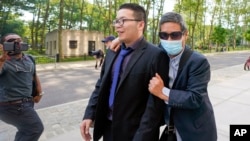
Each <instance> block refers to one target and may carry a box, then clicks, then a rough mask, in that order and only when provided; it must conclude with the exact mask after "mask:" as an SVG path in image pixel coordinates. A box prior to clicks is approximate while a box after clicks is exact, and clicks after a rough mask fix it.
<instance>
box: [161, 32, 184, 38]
mask: <svg viewBox="0 0 250 141" xmlns="http://www.w3.org/2000/svg"><path fill="white" fill-rule="evenodd" d="M182 35H183V33H182V32H181V31H175V32H171V33H166V32H159V37H160V38H161V39H164V40H168V38H169V36H170V37H171V39H172V40H180V39H181V37H182Z"/></svg>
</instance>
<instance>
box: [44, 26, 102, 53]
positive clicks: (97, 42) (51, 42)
mask: <svg viewBox="0 0 250 141" xmlns="http://www.w3.org/2000/svg"><path fill="white" fill-rule="evenodd" d="M102 39H104V35H103V33H101V32H98V31H83V30H62V49H63V56H64V57H72V56H84V55H89V53H90V52H91V51H94V50H98V49H102V50H104V44H103V43H102V42H101V40H102ZM45 43H46V45H45V46H46V54H47V55H49V56H55V55H56V54H58V53H59V44H58V30H54V31H52V32H49V33H47V34H46V39H45Z"/></svg>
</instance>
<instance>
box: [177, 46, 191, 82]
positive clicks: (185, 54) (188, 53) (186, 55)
mask: <svg viewBox="0 0 250 141" xmlns="http://www.w3.org/2000/svg"><path fill="white" fill-rule="evenodd" d="M192 53H193V51H192V50H191V49H190V48H189V47H187V46H186V47H185V49H184V52H183V54H182V56H181V59H180V64H179V69H178V73H177V76H176V78H175V81H174V84H173V87H174V86H175V82H176V80H178V78H179V76H180V74H181V72H182V70H183V67H184V66H185V64H186V62H187V61H188V59H189V57H190V56H191V55H192Z"/></svg>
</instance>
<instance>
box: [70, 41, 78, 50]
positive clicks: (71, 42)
mask: <svg viewBox="0 0 250 141" xmlns="http://www.w3.org/2000/svg"><path fill="white" fill-rule="evenodd" d="M69 48H71V49H74V48H77V41H76V40H70V41H69Z"/></svg>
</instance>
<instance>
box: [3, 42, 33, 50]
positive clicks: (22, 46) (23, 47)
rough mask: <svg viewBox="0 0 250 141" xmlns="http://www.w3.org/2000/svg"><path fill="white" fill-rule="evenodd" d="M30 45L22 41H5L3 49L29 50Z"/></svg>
mask: <svg viewBox="0 0 250 141" xmlns="http://www.w3.org/2000/svg"><path fill="white" fill-rule="evenodd" d="M28 49H29V46H28V44H27V43H20V42H4V43H3V50H4V51H27V50H28Z"/></svg>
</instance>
